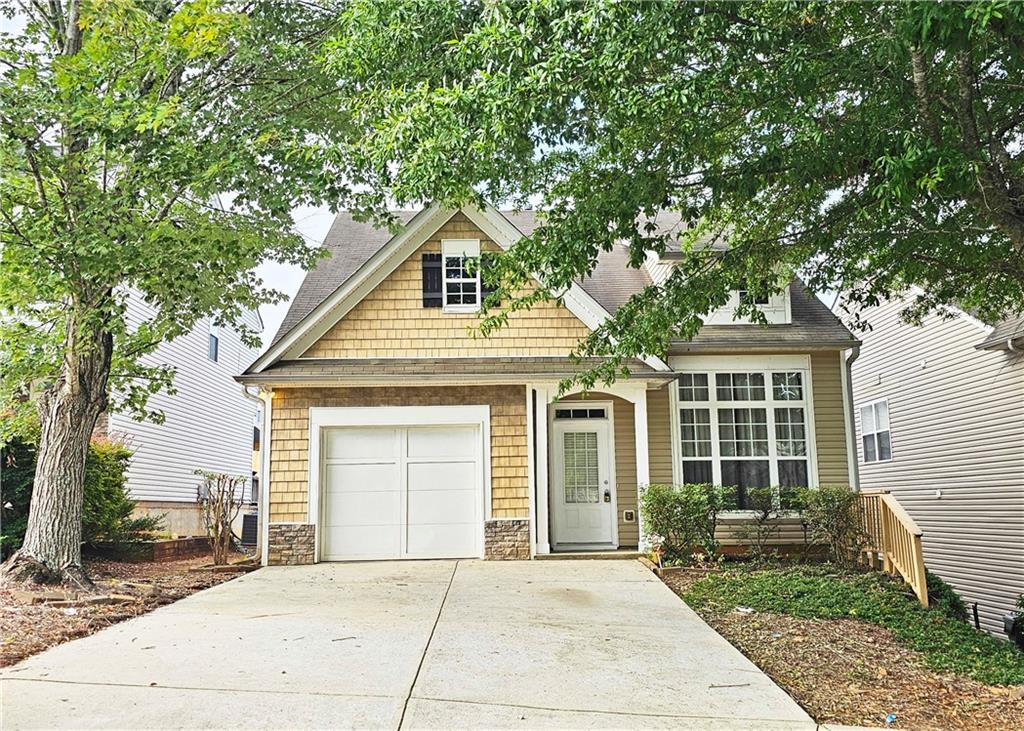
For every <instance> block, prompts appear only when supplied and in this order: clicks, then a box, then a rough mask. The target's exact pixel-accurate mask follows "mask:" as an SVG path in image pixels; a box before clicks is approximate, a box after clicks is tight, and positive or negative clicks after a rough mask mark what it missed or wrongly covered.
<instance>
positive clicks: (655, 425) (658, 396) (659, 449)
mask: <svg viewBox="0 0 1024 731" xmlns="http://www.w3.org/2000/svg"><path fill="white" fill-rule="evenodd" d="M670 388H672V386H671V385H668V386H663V387H662V388H659V389H658V390H657V391H648V392H647V441H648V447H647V451H648V455H647V457H648V462H649V464H650V475H651V484H652V485H671V484H672V483H673V482H674V479H673V476H672V407H671V403H672V402H671V399H670V398H669V392H668V390H669V389H670Z"/></svg>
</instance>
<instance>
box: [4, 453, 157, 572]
mask: <svg viewBox="0 0 1024 731" xmlns="http://www.w3.org/2000/svg"><path fill="white" fill-rule="evenodd" d="M131 457H132V453H131V450H129V449H128V448H127V447H126V446H125V445H123V444H121V443H119V442H114V441H110V440H107V439H96V440H93V441H92V443H90V444H89V454H88V457H87V458H86V462H85V497H84V499H83V503H82V541H83V542H84V543H96V542H98V541H113V542H118V543H121V542H131V541H139V540H144V539H146V538H148V537H150V534H151V533H153V532H156V531H159V530H161V529H162V527H163V519H162V518H161V517H159V516H150V517H142V518H133V517H132V512H133V511H134V510H135V501H134V500H132V499H131V498H130V497H129V496H128V492H127V488H126V482H127V471H128V464H129V463H130V462H131ZM2 460H3V462H2V464H3V481H2V487H0V505H6V504H7V503H10V504H11V507H10V508H6V507H4V508H2V509H3V518H2V531H0V549H2V551H3V556H4V558H6V557H8V556H10V555H11V554H12V553H14V551H16V550H18V548H20V547H21V544H22V542H23V541H24V539H25V528H26V525H27V523H28V511H29V505H30V504H31V501H32V481H33V479H34V478H35V470H36V450H35V447H34V446H32V445H29V444H24V443H14V444H10V445H7V446H6V447H4V450H3V457H2Z"/></svg>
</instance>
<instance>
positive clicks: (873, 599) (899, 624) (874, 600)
mask: <svg viewBox="0 0 1024 731" xmlns="http://www.w3.org/2000/svg"><path fill="white" fill-rule="evenodd" d="M683 598H684V599H685V600H686V602H687V603H688V604H689V605H690V606H692V607H693V608H694V609H697V610H698V611H713V612H727V611H730V610H732V609H734V608H735V607H737V606H745V607H751V608H752V609H754V610H756V611H758V612H770V613H774V614H786V615H790V616H793V617H799V618H805V619H810V618H813V619H857V620H860V621H863V622H868V623H870V624H875V625H878V626H881V627H884V628H886V629H888V630H889V631H891V632H892V633H893V635H894V636H895V638H896V639H897V640H898V641H899V642H900V643H901V644H903V645H904V646H906V647H909V648H910V649H912V650H916V651H917V652H920V653H922V654H923V655H924V660H925V663H926V664H927V665H928V667H930V668H932V669H933V670H937V671H940V672H952V673H957V674H959V675H965V676H967V677H970V678H973V679H974V680H978V681H980V682H982V683H990V684H998V685H1009V684H1024V652H1021V651H1020V650H1018V649H1017V648H1016V647H1014V646H1013V645H1011V644H1010V643H1009V642H1005V641H1003V640H1000V639H997V638H995V637H992V636H990V635H988V634H986V633H985V632H981V631H979V630H976V629H974V627H973V626H972V625H970V624H967V623H965V622H962V621H960V620H959V619H954V618H952V617H950V616H948V614H947V613H946V611H945V610H944V609H943V608H938V607H936V608H931V609H925V608H923V607H921V605H920V604H919V603H918V602H917V599H916V597H914V596H913V595H912V594H911V593H910V592H908V591H907V588H906V586H905V585H904V584H903V583H902V582H900V581H897V580H894V579H890V578H888V577H887V576H885V575H884V574H881V573H878V572H868V573H856V572H851V571H846V570H843V569H840V568H838V567H835V566H832V565H828V564H826V565H820V566H808V565H802V566H795V567H789V568H782V569H767V570H765V569H758V570H742V569H734V570H731V571H723V572H720V573H716V574H712V575H710V576H708V577H706V578H704V579H701V580H700V581H698V582H696V583H695V584H694V585H693V586H692V587H690V589H689V590H688V591H687V592H686V593H685V594H684V597H683Z"/></svg>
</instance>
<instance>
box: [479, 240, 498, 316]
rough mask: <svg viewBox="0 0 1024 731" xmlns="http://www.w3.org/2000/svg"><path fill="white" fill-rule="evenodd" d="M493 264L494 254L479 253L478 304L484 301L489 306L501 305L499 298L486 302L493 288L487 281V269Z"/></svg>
mask: <svg viewBox="0 0 1024 731" xmlns="http://www.w3.org/2000/svg"><path fill="white" fill-rule="evenodd" d="M494 264H495V261H494V255H493V254H490V253H487V252H485V253H483V254H481V255H480V304H481V305H483V304H484V303H486V304H487V305H488V306H489V307H499V306H501V300H498V299H495V300H494V301H493V302H487V298H488V297H489V296H490V295H491V293H492V292H494V290H495V288H494V287H493V286H491V285H489V284H488V283H487V271H488V270H489V269H490V268H491V267H493V266H494Z"/></svg>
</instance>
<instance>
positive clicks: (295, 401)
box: [270, 386, 529, 523]
mask: <svg viewBox="0 0 1024 731" xmlns="http://www.w3.org/2000/svg"><path fill="white" fill-rule="evenodd" d="M459 404H487V405H489V406H490V407H491V507H492V513H493V517H495V518H520V517H527V516H528V515H529V490H528V482H527V460H526V392H525V389H524V388H523V386H479V387H468V386H467V387H443V388H442V387H436V388H433V387H428V388H296V389H280V390H276V391H274V402H273V423H272V425H271V432H270V435H271V445H270V490H271V492H270V521H271V522H274V523H277V522H306V521H307V520H308V521H310V522H312V518H311V517H310V516H308V515H307V505H308V503H309V494H308V485H309V460H308V454H309V408H310V407H311V406H442V405H459Z"/></svg>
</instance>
